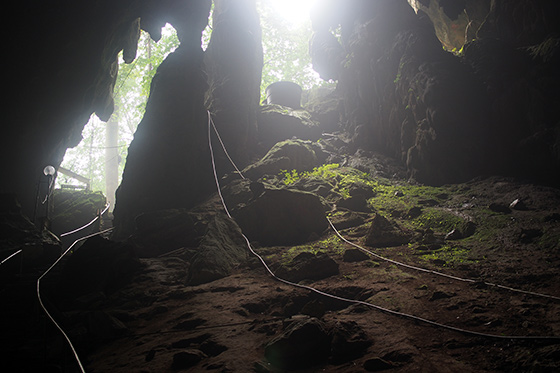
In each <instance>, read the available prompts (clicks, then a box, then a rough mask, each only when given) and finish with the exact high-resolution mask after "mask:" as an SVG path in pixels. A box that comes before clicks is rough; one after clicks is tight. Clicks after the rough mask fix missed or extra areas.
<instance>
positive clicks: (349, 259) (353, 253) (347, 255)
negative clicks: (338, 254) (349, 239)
mask: <svg viewBox="0 0 560 373" xmlns="http://www.w3.org/2000/svg"><path fill="white" fill-rule="evenodd" d="M368 259H369V256H368V255H367V254H366V253H364V252H363V251H362V250H360V249H348V250H346V251H344V254H342V260H343V261H344V262H346V263H354V262H363V261H364V260H368Z"/></svg>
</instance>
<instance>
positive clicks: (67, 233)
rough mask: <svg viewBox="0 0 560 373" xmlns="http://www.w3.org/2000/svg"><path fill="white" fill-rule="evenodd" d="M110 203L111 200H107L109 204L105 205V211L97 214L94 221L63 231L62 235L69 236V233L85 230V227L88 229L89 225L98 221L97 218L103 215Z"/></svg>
mask: <svg viewBox="0 0 560 373" xmlns="http://www.w3.org/2000/svg"><path fill="white" fill-rule="evenodd" d="M109 205H110V204H109V202H107V204H106V205H105V208H104V209H103V211H101V214H99V215H97V216H96V217H95V218H94V219H93V220H92V221H90V222H89V223H87V224H86V225H84V226H81V227H80V228H77V229H74V230H73V231H70V232H66V233H62V234H61V235H60V237H64V236H68V235H71V234H73V233H76V232H79V231H81V230H83V229H86V228H87V227H89V226H90V225H92V224H93V223H95V222H96V221H97V219H99V217H100V216H101V215H103V214H104V213H105V212H106V211H107V210H108V209H109Z"/></svg>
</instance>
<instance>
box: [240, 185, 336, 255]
mask: <svg viewBox="0 0 560 373" xmlns="http://www.w3.org/2000/svg"><path fill="white" fill-rule="evenodd" d="M233 216H234V218H235V220H236V221H237V223H238V224H239V226H240V227H241V229H242V230H243V232H245V234H246V235H247V237H249V239H251V240H254V241H258V242H259V243H260V244H261V245H265V246H274V245H297V244H300V243H303V242H306V241H308V240H309V239H310V237H311V236H312V235H313V234H315V235H316V234H321V233H322V232H323V231H324V230H325V229H326V228H327V227H328V222H327V219H326V217H325V211H324V209H323V205H322V204H321V200H320V199H319V197H317V196H316V195H314V194H311V193H307V192H301V191H296V190H288V189H266V190H265V191H264V193H263V194H262V195H260V196H259V197H258V198H256V199H254V200H252V201H250V202H249V203H248V204H247V205H245V206H241V208H239V209H238V210H236V211H233Z"/></svg>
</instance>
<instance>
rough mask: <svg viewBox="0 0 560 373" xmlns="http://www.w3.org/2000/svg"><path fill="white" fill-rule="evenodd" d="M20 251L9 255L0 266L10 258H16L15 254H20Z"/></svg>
mask: <svg viewBox="0 0 560 373" xmlns="http://www.w3.org/2000/svg"><path fill="white" fill-rule="evenodd" d="M21 251H22V250H21V249H20V250H18V251H16V252H15V253H13V254H12V255H10V256H9V257H7V258H5V259H4V260H2V262H0V265H2V264H4V263H5V262H7V261H8V260H10V258H13V257H14V256H16V255H17V254H19V253H21Z"/></svg>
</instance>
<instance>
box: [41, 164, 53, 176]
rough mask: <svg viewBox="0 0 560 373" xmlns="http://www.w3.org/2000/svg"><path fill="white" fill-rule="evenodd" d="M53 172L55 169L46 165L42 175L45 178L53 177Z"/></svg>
mask: <svg viewBox="0 0 560 373" xmlns="http://www.w3.org/2000/svg"><path fill="white" fill-rule="evenodd" d="M55 172H56V170H55V168H54V167H53V166H51V165H48V166H46V167H45V168H44V169H43V173H44V174H45V176H53V175H54V173H55Z"/></svg>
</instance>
